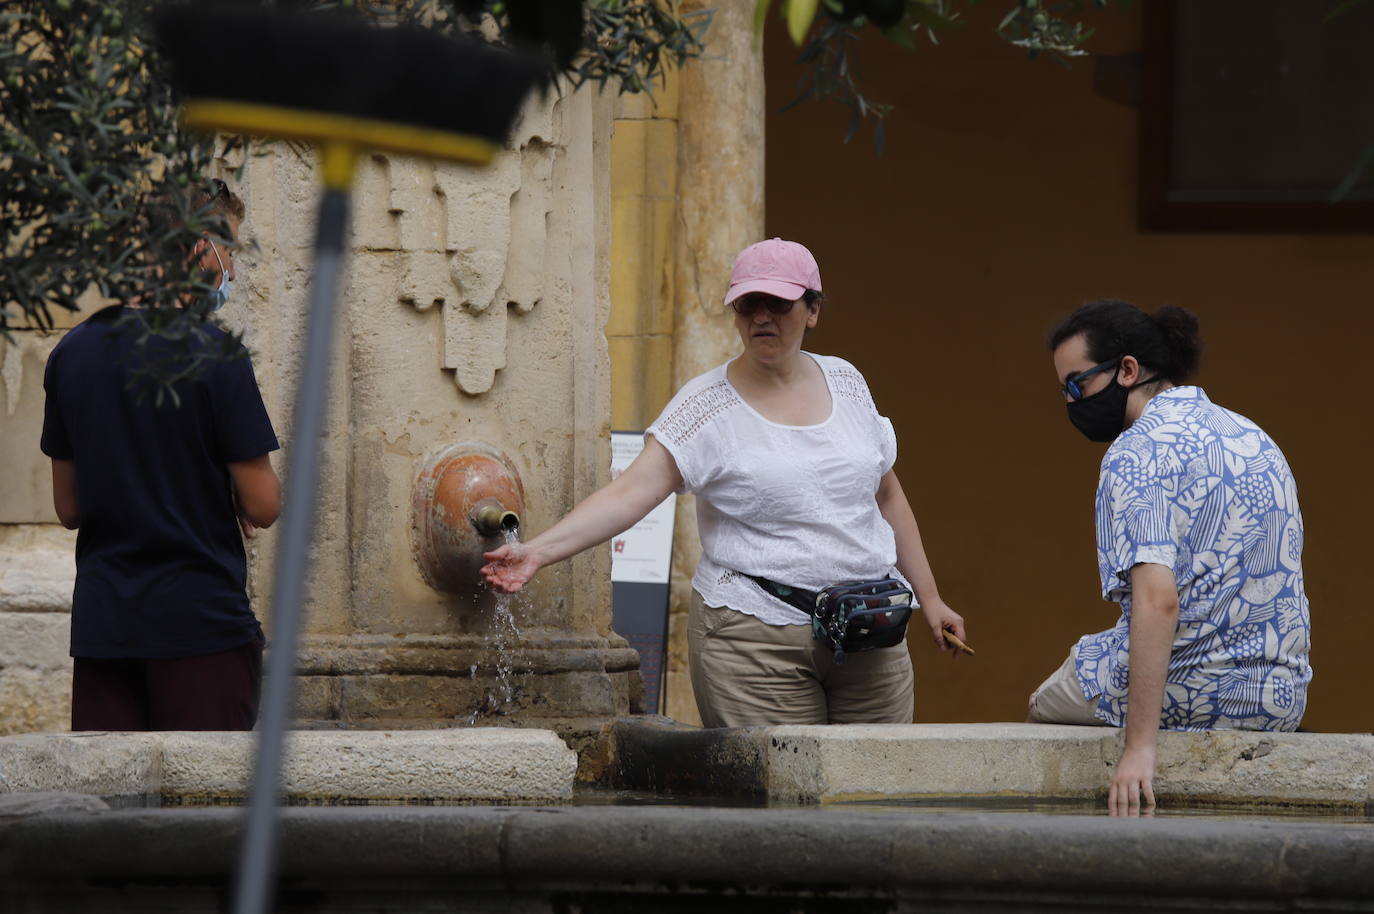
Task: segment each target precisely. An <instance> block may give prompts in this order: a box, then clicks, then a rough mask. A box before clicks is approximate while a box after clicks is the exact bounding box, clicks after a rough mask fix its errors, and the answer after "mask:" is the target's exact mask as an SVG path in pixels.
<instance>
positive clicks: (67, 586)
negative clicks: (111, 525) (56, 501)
mask: <svg viewBox="0 0 1374 914" xmlns="http://www.w3.org/2000/svg"><path fill="white" fill-rule="evenodd" d="M75 582H76V532H75V531H74V530H64V529H62V528H61V527H59V526H57V525H55V524H0V612H38V613H48V612H55V613H66V612H70V611H71V607H72V586H73V585H74V584H75Z"/></svg>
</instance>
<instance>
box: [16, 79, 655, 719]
mask: <svg viewBox="0 0 1374 914" xmlns="http://www.w3.org/2000/svg"><path fill="white" fill-rule="evenodd" d="M611 104H612V101H611V97H610V96H601V95H598V94H597V93H596V92H594V91H584V92H577V93H567V94H564V95H561V96H560V95H558V94H556V93H551V94H550V95H549V96H548V97H547V98H544V99H539V98H536V99H534V100H532V101H531V102H530V103H529V105H528V106H527V109H526V111H525V112H524V114H523V116H522V118H521V121H520V123H519V124H518V125H517V128H516V130H515V133H514V136H513V137H512V139H511V142H510V144H509V149H508V151H506V152H505V153H503V154H502V155H500V156H498V158H497V161H496V162H495V163H494V164H493V165H492V167H490V168H488V169H484V170H478V169H472V168H468V167H465V166H458V165H451V164H435V163H429V162H422V161H415V160H410V159H406V158H403V157H399V156H381V155H375V156H370V157H366V158H365V159H364V160H363V161H362V162H361V164H360V167H359V171H358V174H357V179H356V182H355V187H354V194H353V213H352V241H351V251H350V256H349V258H348V260H347V264H346V268H345V269H346V275H345V277H344V283H343V292H342V295H341V298H340V301H339V302H338V305H337V307H338V309H339V323H338V333H337V337H336V345H335V349H334V363H333V374H332V381H331V388H330V403H329V410H330V412H329V419H328V424H327V428H326V433H325V435H324V439H323V441H322V442H321V445H322V450H323V464H322V474H321V491H320V494H319V503H318V504H319V510H318V515H317V517H318V521H317V531H316V532H317V535H316V544H315V548H314V549H313V551H312V558H313V569H312V577H311V580H310V582H309V585H308V588H307V593H308V604H307V607H306V633H305V639H304V643H303V650H302V658H303V660H302V672H303V673H304V674H305V675H304V677H303V689H302V706H301V711H302V714H303V716H304V717H305V718H306V719H308V720H311V721H314V722H316V723H318V724H324V725H362V726H368V725H373V724H375V723H376V722H377V720H379V719H380V718H382V717H386V718H388V719H389V720H390V722H391V723H392V724H395V725H400V726H412V727H413V726H434V725H437V726H446V725H453V724H458V723H464V722H467V721H469V720H472V719H473V717H474V715H477V716H480V715H479V714H477V712H482V711H483V710H484V709H485V711H486V712H490V715H491V716H493V717H496V718H502V719H504V718H510V719H513V720H516V721H518V722H526V721H533V720H536V719H537V720H540V721H541V722H543V721H547V720H549V719H551V718H557V719H571V718H574V717H578V716H582V715H585V716H596V715H607V716H609V715H614V714H621V713H626V712H628V711H629V710H631V707H632V706H633V705H636V704H637V691H636V690H637V687H638V673H637V663H636V661H635V657H634V655H633V652H630V651H629V650H628V649H627V648H626V647H625V645H624V642H623V640H622V639H619V638H618V636H615V635H614V634H613V633H611V631H610V618H611V612H610V593H609V591H610V587H609V564H610V563H609V554H608V552H607V550H606V549H604V548H603V549H597V550H591V551H589V552H587V553H585V554H583V555H581V556H578V557H577V558H575V559H573V560H571V561H569V562H566V563H563V564H561V565H558V566H555V567H552V568H549V569H547V570H546V571H544V572H543V573H542V574H541V575H540V576H539V577H538V578H537V579H536V580H535V581H534V582H533V584H532V585H531V587H530V588H529V590H528V591H527V593H526V594H523V595H521V596H520V597H519V598H517V599H516V600H514V601H512V603H511V607H510V609H511V611H512V614H513V617H514V620H515V625H516V626H517V627H518V629H519V632H520V634H519V635H518V636H516V637H515V638H514V640H513V641H512V642H511V643H510V644H508V645H507V648H508V649H509V650H508V653H509V654H510V656H508V657H507V658H506V660H507V665H508V666H511V667H512V675H514V677H515V695H514V700H513V701H512V702H509V703H508V704H509V705H510V707H508V708H505V709H496V710H493V708H492V704H493V703H492V699H491V694H490V693H491V678H492V676H494V675H495V663H496V661H495V657H494V653H493V652H492V651H491V650H490V649H489V648H490V642H491V641H492V639H493V637H494V635H495V633H496V622H497V620H496V617H495V615H494V608H493V605H492V603H493V598H492V597H491V595H490V594H487V593H485V592H484V591H479V590H477V589H476V588H475V587H473V588H472V589H470V590H468V591H467V592H465V593H456V594H455V593H440V592H438V591H436V590H434V589H432V588H431V587H430V586H428V585H427V584H426V583H425V581H424V579H423V578H422V576H421V573H420V570H419V568H418V566H417V564H416V561H415V558H414V554H413V543H412V529H411V528H412V494H413V487H414V485H415V482H416V477H417V475H418V473H419V471H420V469H421V466H422V464H423V461H424V459H425V458H426V456H427V455H429V454H431V453H432V452H433V451H435V450H436V449H438V448H440V447H443V446H444V445H448V444H453V443H455V442H461V441H479V442H483V443H485V444H487V445H489V446H490V447H493V448H495V449H497V450H499V451H501V452H504V453H505V454H506V455H507V456H508V457H509V458H510V460H511V462H512V463H513V464H514V465H515V467H516V469H517V471H518V473H519V475H520V477H521V479H522V482H523V486H524V492H525V517H524V518H523V520H524V526H525V528H527V529H532V530H534V531H538V530H541V529H543V528H545V527H547V526H548V525H549V524H550V523H552V522H553V521H554V520H555V519H557V518H558V517H560V516H562V515H563V514H564V513H566V512H567V511H568V510H569V509H570V508H571V507H572V506H573V505H574V504H575V503H576V502H577V501H579V500H580V499H581V498H583V497H585V496H586V495H588V494H590V493H591V492H592V491H594V490H595V489H596V488H597V487H598V486H599V485H601V484H603V483H604V482H605V481H606V480H607V479H608V477H609V441H608V431H609V423H608V419H609V390H610V384H609V373H610V365H609V359H608V354H607V348H606V337H605V326H606V322H607V316H608V310H609V251H608V248H609V211H608V205H607V204H608V200H609V196H610V194H609V163H610V151H609V140H610V119H611ZM237 155H238V157H236V158H231V159H229V160H227V161H222V162H221V163H220V166H221V167H220V169H219V170H220V173H221V174H222V175H223V176H224V177H226V178H228V179H230V180H231V182H232V183H234V185H235V187H236V189H237V191H238V192H239V193H240V195H241V196H242V197H243V198H244V201H245V204H246V206H247V217H246V219H245V220H244V223H243V226H242V229H241V238H240V240H241V241H242V242H243V244H244V247H243V249H242V250H241V251H240V252H239V255H238V257H237V271H238V281H237V283H236V285H235V294H234V298H233V299H232V300H231V301H230V303H229V305H228V307H227V308H226V309H225V311H224V312H222V313H223V314H224V317H225V321H226V323H228V324H230V325H231V326H234V327H235V328H237V329H241V330H243V332H244V334H245V340H246V342H247V344H248V346H249V348H250V350H251V351H252V353H253V358H254V367H255V370H256V372H257V377H258V381H259V384H260V387H261V389H262V391H263V396H264V399H265V402H266V404H267V407H268V411H269V413H270V414H271V416H272V419H273V422H274V424H275V426H276V429H277V431H278V435H279V437H280V439H281V443H282V446H283V448H285V449H290V448H291V447H293V446H296V445H297V442H296V441H295V439H294V437H293V430H292V428H291V415H290V411H291V398H292V396H293V392H294V388H295V384H296V379H297V375H298V372H299V368H300V365H299V355H300V352H301V349H302V345H303V339H304V315H305V312H306V303H307V295H308V290H309V286H310V282H311V275H312V259H311V253H310V250H311V244H312V240H313V235H314V219H315V216H314V214H315V202H316V198H317V194H318V181H317V179H316V176H315V163H314V154H313V152H312V151H311V150H309V149H308V148H306V149H302V148H298V147H296V146H289V145H286V144H274V145H271V146H268V147H265V148H262V149H255V150H253V151H252V152H251V153H249V154H248V155H246V156H244V155H242V154H237ZM19 339H20V343H19V345H18V346H15V347H10V346H4V347H0V358H3V362H0V383H2V384H3V385H4V387H3V394H4V402H5V404H6V411H5V412H4V413H3V414H0V447H3V454H4V456H5V457H6V458H7V464H8V470H7V473H6V476H5V479H4V480H3V484H4V485H5V486H6V488H5V489H3V490H0V538H2V541H0V634H2V635H3V639H2V640H0V643H2V644H3V647H0V651H3V654H0V698H3V701H0V730H3V732H20V731H25V730H55V729H62V728H63V727H64V726H65V720H66V717H67V713H68V712H67V705H68V703H69V700H70V699H69V688H70V685H69V683H70V674H69V663H68V661H67V660H66V658H65V654H66V642H67V639H68V631H69V628H68V626H67V624H66V623H67V618H68V617H67V615H66V613H67V611H68V610H69V605H70V593H71V580H72V575H73V573H74V572H73V568H72V536H71V535H70V534H67V533H66V532H65V531H62V530H60V528H58V527H56V525H55V524H53V523H52V521H53V519H54V518H53V515H52V508H51V493H50V488H49V483H48V465H47V460H46V458H43V457H42V455H41V454H39V452H38V434H39V428H40V427H41V416H42V403H43V396H42V384H41V381H42V369H43V364H44V361H45V359H46V355H47V353H48V352H49V351H50V350H51V348H52V346H53V345H55V343H56V340H57V339H58V337H57V336H56V335H54V336H48V337H41V336H38V335H36V334H20V335H19ZM283 453H284V452H278V453H277V454H275V455H273V462H274V464H275V465H276V466H277V468H278V471H279V472H281V471H282V470H283V469H284V465H285V461H284V460H283V459H282V454H283ZM284 482H285V484H286V485H287V486H289V485H290V484H291V481H290V480H289V479H286V480H284ZM275 547H276V531H275V530H268V531H263V532H261V533H260V534H259V535H258V536H257V537H256V538H255V539H254V540H252V541H250V542H249V543H248V553H249V562H250V587H249V589H250V596H251V598H252V602H253V605H254V608H255V610H256V611H257V612H258V614H259V616H260V617H262V618H263V619H264V623H265V624H266V625H267V627H268V630H269V637H270V622H271V620H270V615H271V612H270V610H271V608H270V606H269V605H268V604H269V598H270V594H271V584H272V581H271V575H272V558H273V556H274V554H275ZM474 584H475V582H474ZM412 647H413V648H414V650H407V649H408V648H412ZM398 652H399V653H398Z"/></svg>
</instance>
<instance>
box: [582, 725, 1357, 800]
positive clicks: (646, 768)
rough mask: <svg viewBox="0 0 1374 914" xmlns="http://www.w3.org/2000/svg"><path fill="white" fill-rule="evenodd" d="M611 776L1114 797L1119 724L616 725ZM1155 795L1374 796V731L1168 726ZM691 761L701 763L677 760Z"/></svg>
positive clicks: (790, 789) (715, 787) (834, 788)
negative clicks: (1203, 729) (1110, 788)
mask: <svg viewBox="0 0 1374 914" xmlns="http://www.w3.org/2000/svg"><path fill="white" fill-rule="evenodd" d="M608 738H609V740H610V741H611V743H612V746H611V748H610V749H609V754H610V755H611V757H613V758H614V759H615V761H614V763H613V764H611V765H608V766H606V769H607V772H608V773H607V782H608V783H610V784H613V785H614V786H617V787H622V788H627V789H635V790H655V791H668V792H672V793H676V794H681V795H702V794H705V795H726V796H735V797H750V798H766V799H767V800H768V801H769V802H774V803H803V804H804V803H833V802H843V801H846V800H883V799H904V798H908V799H920V798H940V797H951V798H958V797H970V798H972V797H977V798H994V797H1021V798H1027V799H1046V798H1074V797H1082V798H1094V797H1102V796H1105V794H1106V791H1107V788H1108V786H1109V785H1110V783H1111V778H1112V772H1113V770H1114V768H1115V766H1116V763H1117V761H1118V760H1119V758H1120V756H1121V747H1122V734H1121V731H1119V730H1116V729H1113V728H1105V727H1068V726H1043V725H1036V724H909V725H905V726H896V725H867V726H830V727H760V728H752V729H744V730H697V729H694V728H688V727H674V726H669V725H666V724H665V723H664V722H663V721H662V719H654V718H641V719H633V720H623V721H617V722H616V723H615V725H614V726H613V727H612V728H611V730H610V731H609V736H608ZM1159 745H1160V750H1159V763H1158V769H1157V777H1156V780H1155V794H1156V796H1157V797H1158V798H1159V799H1160V801H1161V802H1162V803H1164V804H1166V805H1168V804H1172V805H1175V806H1181V805H1189V804H1193V805H1196V804H1226V805H1231V804H1234V805H1245V806H1266V805H1283V806H1311V807H1319V808H1327V809H1346V810H1352V811H1356V812H1361V811H1363V810H1364V809H1365V808H1366V806H1367V805H1368V804H1370V803H1374V736H1371V735H1368V734H1331V733H1245V732H1237V731H1230V732H1227V731H1214V732H1206V733H1178V732H1164V733H1161V734H1160V743H1159ZM679 759H691V761H690V763H686V762H681V761H675V760H679Z"/></svg>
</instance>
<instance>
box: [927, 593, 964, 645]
mask: <svg viewBox="0 0 1374 914" xmlns="http://www.w3.org/2000/svg"><path fill="white" fill-rule="evenodd" d="M921 612H922V613H924V614H925V617H926V624H927V625H929V626H930V634H931V637H932V638H933V639H934V640H935V646H936V647H938V648H939V649H940V650H942V651H949V652H950V654H951V655H952V656H954V657H958V656H959V649H958V648H957V647H955V646H954V645H953V644H950V643H949V642H948V641H946V640H945V632H947V631H948V632H953V633H954V637H956V638H958V639H959V640H960V641H967V640H968V635H966V634H965V633H964V617H963V616H961V615H959V614H958V613H957V612H955V611H954V610H952V609H950V608H949V606H948V605H946V604H945V602H944V601H943V600H931V601H930V602H928V603H926V604H925V605H924V606H922V607H921Z"/></svg>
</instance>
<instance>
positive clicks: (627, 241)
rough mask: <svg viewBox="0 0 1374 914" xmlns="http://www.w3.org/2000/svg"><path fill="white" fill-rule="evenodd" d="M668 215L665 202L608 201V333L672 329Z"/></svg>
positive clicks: (669, 206) (669, 209)
mask: <svg viewBox="0 0 1374 914" xmlns="http://www.w3.org/2000/svg"><path fill="white" fill-rule="evenodd" d="M673 213H674V208H673V203H672V201H671V200H654V199H650V198H646V197H634V198H621V199H617V200H614V201H613V202H612V204H611V251H612V260H611V317H610V321H609V322H608V323H607V325H606V333H607V335H608V336H634V335H638V334H667V333H672V332H673V299H672V296H673V262H672V244H673Z"/></svg>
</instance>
